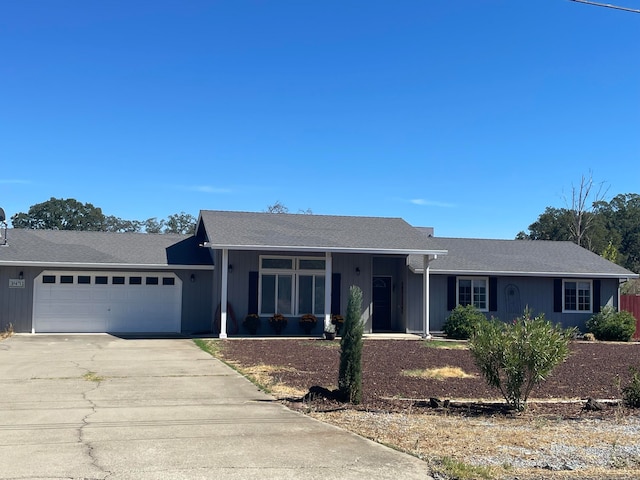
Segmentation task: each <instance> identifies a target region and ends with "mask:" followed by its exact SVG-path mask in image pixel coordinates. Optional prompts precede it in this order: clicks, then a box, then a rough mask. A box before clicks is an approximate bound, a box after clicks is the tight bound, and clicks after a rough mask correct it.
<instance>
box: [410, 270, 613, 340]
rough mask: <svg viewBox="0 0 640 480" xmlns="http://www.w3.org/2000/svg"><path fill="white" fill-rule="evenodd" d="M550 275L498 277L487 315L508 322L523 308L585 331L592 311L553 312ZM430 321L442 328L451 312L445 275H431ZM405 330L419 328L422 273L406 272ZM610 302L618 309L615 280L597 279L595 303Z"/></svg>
mask: <svg viewBox="0 0 640 480" xmlns="http://www.w3.org/2000/svg"><path fill="white" fill-rule="evenodd" d="M553 280H554V279H553V278H545V277H498V278H497V307H498V308H497V310H496V311H491V312H488V313H487V316H489V315H490V316H493V317H497V318H499V319H501V320H504V321H509V320H512V319H514V318H516V317H517V316H519V315H521V314H522V312H523V311H524V309H525V307H527V306H528V307H529V308H531V309H532V310H533V313H534V314H537V313H544V314H545V317H546V318H547V319H548V320H550V321H551V322H554V323H561V324H562V325H563V326H565V327H578V329H580V330H581V331H583V332H584V331H585V323H586V321H587V320H588V319H589V318H590V317H591V316H592V315H593V314H592V313H562V312H554V311H553V296H554V291H553ZM429 290H430V291H429V295H430V308H429V317H430V318H429V320H430V328H431V331H434V332H437V331H441V330H442V327H443V325H444V322H445V321H446V319H447V317H448V316H449V314H450V311H448V310H447V275H437V274H432V275H431V277H430V289H429ZM408 295H409V297H408V301H407V303H408V315H409V319H408V322H409V327H408V329H407V330H408V331H410V332H413V333H420V332H421V331H422V275H416V274H414V273H409V291H408ZM597 303H599V304H600V305H601V306H602V305H611V306H613V307H615V308H618V280H617V279H602V280H600V298H599V299H594V304H597Z"/></svg>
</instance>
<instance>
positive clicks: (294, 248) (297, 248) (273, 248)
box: [202, 242, 447, 255]
mask: <svg viewBox="0 0 640 480" xmlns="http://www.w3.org/2000/svg"><path fill="white" fill-rule="evenodd" d="M202 247H205V248H213V249H222V248H227V249H230V250H257V251H269V252H277V251H280V252H282V251H291V252H313V253H318V254H320V253H324V252H330V253H379V254H392V253H397V254H402V255H446V254H447V250H423V249H414V248H376V247H327V246H316V247H310V246H305V245H221V244H214V243H211V242H204V243H203V244H202Z"/></svg>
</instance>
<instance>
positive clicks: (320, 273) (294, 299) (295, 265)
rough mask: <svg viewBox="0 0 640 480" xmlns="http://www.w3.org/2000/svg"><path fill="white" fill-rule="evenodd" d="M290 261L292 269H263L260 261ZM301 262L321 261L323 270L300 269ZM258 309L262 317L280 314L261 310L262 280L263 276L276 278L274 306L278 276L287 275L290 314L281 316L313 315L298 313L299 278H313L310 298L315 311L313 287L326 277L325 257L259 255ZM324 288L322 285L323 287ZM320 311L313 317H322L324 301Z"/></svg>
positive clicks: (276, 300) (276, 296) (276, 299)
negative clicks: (289, 286) (289, 283)
mask: <svg viewBox="0 0 640 480" xmlns="http://www.w3.org/2000/svg"><path fill="white" fill-rule="evenodd" d="M272 258H273V259H278V260H282V259H290V260H291V265H292V268H263V267H262V260H263V259H272ZM301 260H321V261H322V262H324V268H322V269H319V268H314V269H301V268H300V261H301ZM258 271H259V273H258V279H259V280H258V309H259V310H260V312H259V314H260V315H263V316H267V315H273V314H275V313H282V312H265V311H263V310H262V278H263V275H275V276H276V286H275V305H276V306H277V303H278V275H287V276H289V275H290V276H291V277H292V278H291V313H282V315H284V316H287V317H295V316H299V315H304V314H305V313H314V312H300V311H299V299H298V293H299V291H300V283H299V279H300V277H301V276H311V277H313V282H312V297H311V304H312V309H313V310H314V311H315V310H316V303H315V302H316V298H315V287H316V284H317V282H318V277H323V279H324V278H326V275H327V264H326V259H325V257H313V256H283V255H260V257H259V269H258ZM323 286H324V285H323ZM320 307H321V309H322V311H323V312H322V313H315V315H324V300H323V303H322V304H321V305H320Z"/></svg>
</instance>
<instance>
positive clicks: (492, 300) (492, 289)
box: [489, 277, 498, 312]
mask: <svg viewBox="0 0 640 480" xmlns="http://www.w3.org/2000/svg"><path fill="white" fill-rule="evenodd" d="M489 311H490V312H497V311H498V277H489Z"/></svg>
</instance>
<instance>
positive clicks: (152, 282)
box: [146, 277, 158, 285]
mask: <svg viewBox="0 0 640 480" xmlns="http://www.w3.org/2000/svg"><path fill="white" fill-rule="evenodd" d="M146 284H147V285H158V277H147V278H146Z"/></svg>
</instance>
